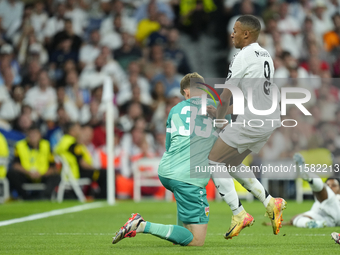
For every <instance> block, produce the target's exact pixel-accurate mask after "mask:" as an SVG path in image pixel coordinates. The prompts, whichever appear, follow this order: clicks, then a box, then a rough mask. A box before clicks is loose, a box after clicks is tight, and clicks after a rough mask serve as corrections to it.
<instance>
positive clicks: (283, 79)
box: [274, 51, 308, 87]
mask: <svg viewBox="0 0 340 255" xmlns="http://www.w3.org/2000/svg"><path fill="white" fill-rule="evenodd" d="M281 59H282V62H283V66H281V67H280V68H277V69H276V70H275V74H274V78H275V79H276V80H275V81H276V84H277V85H278V86H279V87H281V86H283V85H284V84H286V83H287V78H288V77H289V69H290V68H291V67H295V66H298V63H297V60H296V59H295V58H294V57H293V56H292V55H291V54H290V53H289V52H287V51H284V52H282V55H281ZM297 72H298V77H297V78H308V73H307V71H306V70H305V69H304V68H303V67H298V70H297Z"/></svg>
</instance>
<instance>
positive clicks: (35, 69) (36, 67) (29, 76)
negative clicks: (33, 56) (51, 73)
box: [21, 60, 41, 92]
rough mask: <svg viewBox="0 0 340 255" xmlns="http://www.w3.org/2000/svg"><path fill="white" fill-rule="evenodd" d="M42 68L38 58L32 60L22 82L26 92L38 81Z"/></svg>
mask: <svg viewBox="0 0 340 255" xmlns="http://www.w3.org/2000/svg"><path fill="white" fill-rule="evenodd" d="M40 68H41V66H40V63H39V61H38V60H32V61H30V62H29V63H28V72H27V73H26V75H25V76H24V77H23V79H22V83H21V86H22V87H23V88H24V89H25V92H26V91H27V90H28V89H30V88H32V87H33V86H34V85H35V84H37V83H38V77H39V73H40Z"/></svg>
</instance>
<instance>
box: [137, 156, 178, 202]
mask: <svg viewBox="0 0 340 255" xmlns="http://www.w3.org/2000/svg"><path fill="white" fill-rule="evenodd" d="M160 161H161V159H160V158H142V159H140V160H138V161H136V162H135V163H134V164H133V165H132V169H133V175H134V188H133V199H134V201H135V202H140V201H141V197H142V195H141V188H142V187H163V185H162V183H161V182H160V180H159V179H158V173H157V170H158V166H159V163H160ZM165 199H166V200H167V201H172V193H171V192H170V191H169V190H166V192H165Z"/></svg>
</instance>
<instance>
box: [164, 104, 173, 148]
mask: <svg viewBox="0 0 340 255" xmlns="http://www.w3.org/2000/svg"><path fill="white" fill-rule="evenodd" d="M171 117H172V109H171V111H170V113H169V116H168V120H167V121H166V137H165V149H166V151H169V149H170V146H171V132H172V128H171Z"/></svg>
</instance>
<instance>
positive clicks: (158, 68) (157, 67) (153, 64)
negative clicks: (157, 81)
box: [143, 45, 164, 81]
mask: <svg viewBox="0 0 340 255" xmlns="http://www.w3.org/2000/svg"><path fill="white" fill-rule="evenodd" d="M143 67H144V70H143V73H144V75H145V77H146V78H147V79H148V80H149V81H152V80H153V79H154V77H155V76H157V75H159V74H161V73H162V72H163V70H164V69H163V68H164V49H163V47H162V46H160V45H154V46H152V47H151V50H150V54H149V61H147V62H146V63H145V65H144V66H143Z"/></svg>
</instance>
